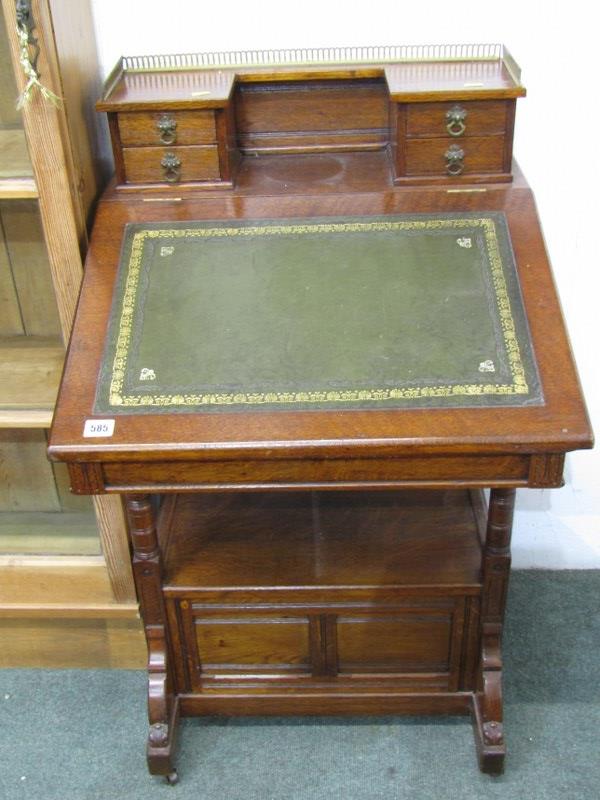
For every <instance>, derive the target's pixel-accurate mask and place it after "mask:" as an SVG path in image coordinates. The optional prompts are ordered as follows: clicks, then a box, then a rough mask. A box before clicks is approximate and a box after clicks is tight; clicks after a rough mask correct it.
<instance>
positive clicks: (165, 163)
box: [160, 153, 181, 183]
mask: <svg viewBox="0 0 600 800" xmlns="http://www.w3.org/2000/svg"><path fill="white" fill-rule="evenodd" d="M160 165H161V167H162V168H163V169H164V171H165V180H167V181H168V182H169V183H177V181H178V180H179V179H180V178H181V161H180V160H179V159H178V158H177V156H176V155H175V153H165V154H164V156H163V157H162V159H161V162H160Z"/></svg>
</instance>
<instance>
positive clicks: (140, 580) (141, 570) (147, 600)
mask: <svg viewBox="0 0 600 800" xmlns="http://www.w3.org/2000/svg"><path fill="white" fill-rule="evenodd" d="M125 505H126V509H127V519H128V522H129V534H130V537H131V544H132V547H133V558H132V565H133V574H134V578H135V584H136V587H137V591H138V597H139V601H140V607H141V611H142V618H143V620H144V631H145V633H146V643H147V645H148V721H149V723H150V730H149V732H148V745H147V758H148V766H149V769H150V772H151V773H153V774H155V775H165V776H166V777H167V780H168V781H169V782H170V783H174V782H175V781H176V780H177V773H176V771H175V768H174V766H173V755H174V753H173V750H174V743H175V731H176V728H177V721H178V706H177V702H176V701H175V700H174V698H173V688H172V677H171V666H170V662H171V655H170V646H169V640H168V633H167V630H168V629H167V619H166V612H165V604H164V599H163V593H162V557H161V552H160V547H159V543H158V537H157V532H156V523H155V519H154V510H153V508H152V498H151V496H150V495H148V494H131V495H127V496H126V499H125Z"/></svg>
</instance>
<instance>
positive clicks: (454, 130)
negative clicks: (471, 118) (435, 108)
mask: <svg viewBox="0 0 600 800" xmlns="http://www.w3.org/2000/svg"><path fill="white" fill-rule="evenodd" d="M466 118H467V111H466V109H464V108H463V107H462V106H452V108H451V109H450V110H449V111H446V119H447V120H448V121H447V122H446V130H447V131H448V133H449V134H450V136H462V135H463V133H464V132H465V131H466V130H467V126H466V125H465V119H466Z"/></svg>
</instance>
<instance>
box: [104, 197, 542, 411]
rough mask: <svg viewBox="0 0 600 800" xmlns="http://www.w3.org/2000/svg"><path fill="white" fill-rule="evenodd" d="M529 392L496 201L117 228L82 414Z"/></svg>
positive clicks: (530, 363) (470, 398)
mask: <svg viewBox="0 0 600 800" xmlns="http://www.w3.org/2000/svg"><path fill="white" fill-rule="evenodd" d="M540 402H541V390H540V386H539V380H538V376H537V370H536V366H535V361H534V357H533V353H532V348H531V343H530V339H529V333H528V329H527V323H526V319H525V316H524V312H523V307H522V302H521V297H520V290H519V284H518V278H517V274H516V270H515V264H514V258H513V254H512V248H511V244H510V239H509V235H508V231H507V227H506V221H505V219H504V216H503V215H502V214H500V213H493V212H486V213H485V214H444V215H411V216H402V217H398V216H395V217H361V218H352V219H338V218H333V219H331V218H319V219H296V220H255V221H243V222H240V221H227V222H222V221H220V222H194V221H188V222H185V223H167V222H165V223H160V224H156V223H155V224H144V223H136V224H132V225H128V226H127V228H126V231H125V235H124V240H123V248H122V256H121V263H120V266H119V274H118V277H117V284H116V289H115V296H114V300H113V308H112V313H111V320H110V324H109V331H108V340H107V345H106V351H105V355H104V358H103V364H102V368H101V372H100V376H99V381H98V391H97V398H96V406H95V412H96V413H106V412H110V413H112V414H115V413H139V412H152V413H157V412H174V411H188V412H190V411H203V410H211V411H220V410H228V409H229V410H242V409H260V408H268V409H283V410H285V409H299V408H309V409H310V408H384V407H399V408H402V407H414V406H430V407H431V406H457V405H469V406H472V405H524V404H527V403H540Z"/></svg>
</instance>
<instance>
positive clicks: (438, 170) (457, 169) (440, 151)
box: [406, 136, 505, 177]
mask: <svg viewBox="0 0 600 800" xmlns="http://www.w3.org/2000/svg"><path fill="white" fill-rule="evenodd" d="M504 150H505V140H504V137H503V136H489V137H470V138H469V139H460V140H457V139H454V138H451V137H446V138H439V139H408V140H407V141H406V175H439V176H445V177H448V176H450V177H452V176H459V175H473V174H491V173H495V172H503V171H504ZM449 151H450V152H454V153H457V154H458V155H460V153H458V152H457V151H462V157H461V158H457V159H455V160H452V159H451V158H449V157H448V156H447V153H448V152H449ZM449 169H451V170H452V171H449Z"/></svg>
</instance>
